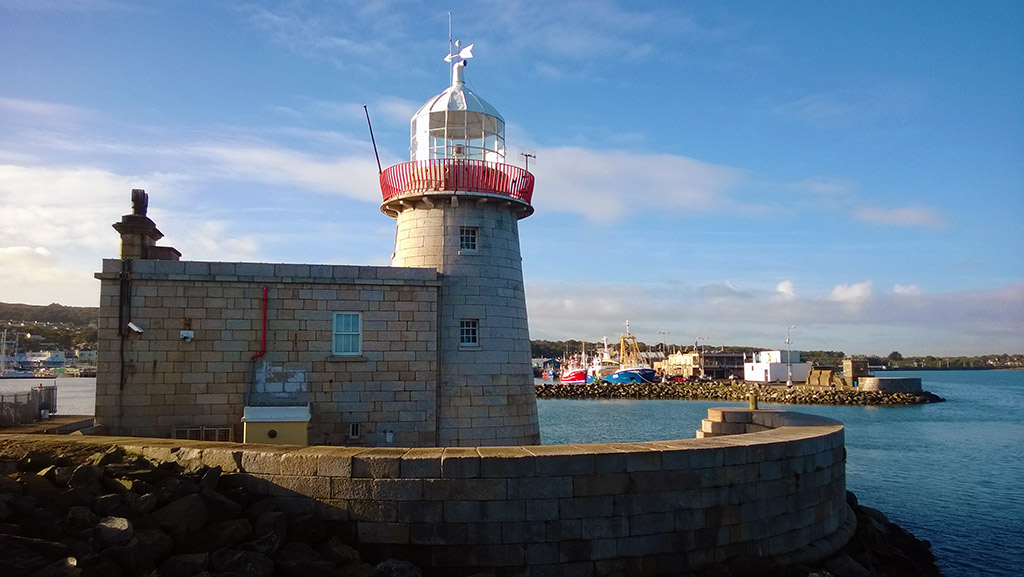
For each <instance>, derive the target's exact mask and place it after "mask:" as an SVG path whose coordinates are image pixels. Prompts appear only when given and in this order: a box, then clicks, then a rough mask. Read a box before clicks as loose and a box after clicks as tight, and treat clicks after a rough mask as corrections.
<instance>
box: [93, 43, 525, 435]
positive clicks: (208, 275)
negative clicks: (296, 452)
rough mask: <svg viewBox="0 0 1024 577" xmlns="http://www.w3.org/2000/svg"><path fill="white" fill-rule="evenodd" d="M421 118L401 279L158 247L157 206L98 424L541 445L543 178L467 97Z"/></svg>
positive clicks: (127, 251)
mask: <svg viewBox="0 0 1024 577" xmlns="http://www.w3.org/2000/svg"><path fill="white" fill-rule="evenodd" d="M469 57H471V52H470V51H469V50H468V49H462V50H459V51H457V53H453V54H450V55H449V57H448V58H447V59H446V60H448V61H449V62H450V63H451V85H450V86H449V87H448V88H447V89H446V90H444V91H443V92H442V93H441V94H439V95H437V96H436V97H434V98H432V99H430V100H429V101H428V102H427V103H426V104H424V105H423V107H422V108H421V109H420V110H419V111H417V112H416V114H415V115H414V116H413V118H412V121H411V146H410V150H411V154H410V161H409V162H404V163H400V164H397V165H394V166H391V167H388V168H387V169H385V170H382V171H381V174H380V186H381V192H382V203H381V205H380V210H381V211H382V212H383V213H384V214H385V215H387V216H389V217H391V218H394V219H395V221H396V227H397V233H396V241H395V247H394V257H393V260H392V266H391V267H375V266H338V265H323V264H285V263H245V262H198V261H187V260H181V256H182V255H181V253H180V252H178V251H177V250H175V249H174V248H171V247H166V246H159V245H158V244H157V242H158V241H159V240H160V239H161V238H162V236H163V235H162V233H161V232H160V231H159V230H158V229H157V227H156V224H155V223H154V222H153V221H152V220H151V219H150V218H149V217H148V216H147V209H148V203H149V197H148V195H147V194H146V192H145V191H142V190H134V191H132V212H131V213H130V214H126V215H124V216H123V217H122V219H121V221H120V222H118V223H116V224H114V228H115V229H116V230H117V231H118V232H119V233H120V235H121V258H120V259H106V260H104V262H103V269H102V271H101V272H99V273H97V274H96V277H97V278H98V279H99V280H100V281H101V289H100V297H101V298H100V301H101V303H100V327H99V346H100V360H99V364H98V369H97V382H96V388H97V390H96V422H97V424H99V425H102V426H103V427H105V428H106V429H107V431H108V432H110V433H111V434H117V435H134V436H148V437H172V438H181V439H199V440H217V441H227V440H233V441H243V440H244V441H246V442H259V443H282V442H286V443H292V444H295V443H298V444H305V443H315V444H323V445H353V446H364V447H377V446H385V447H386V446H396V447H425V446H431V447H456V446H485V445H528V444H536V443H539V442H540V432H539V424H538V420H537V407H536V398H535V395H534V389H533V372H532V367H531V360H530V337H529V329H528V323H527V316H526V297H525V291H524V288H523V276H522V264H521V255H520V248H519V232H518V220H519V219H521V218H525V217H526V216H529V215H530V214H532V213H533V207H532V205H531V198H532V194H533V187H534V178H533V175H532V174H530V173H529V172H528V171H527V170H525V169H523V168H520V167H517V166H512V165H508V164H505V121H504V119H503V118H502V116H501V115H500V114H499V113H498V111H497V110H496V109H495V108H494V107H493V106H491V105H490V104H489V103H487V102H486V101H485V100H484V99H482V98H480V97H479V96H477V95H476V94H475V93H473V92H472V91H471V90H469V89H468V88H467V87H466V85H465V77H464V74H465V71H464V70H465V64H466V61H465V60H466V58H469Z"/></svg>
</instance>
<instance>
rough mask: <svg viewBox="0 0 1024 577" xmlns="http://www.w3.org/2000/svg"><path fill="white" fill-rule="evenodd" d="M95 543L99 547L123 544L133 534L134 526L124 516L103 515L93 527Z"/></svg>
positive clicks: (129, 539)
mask: <svg viewBox="0 0 1024 577" xmlns="http://www.w3.org/2000/svg"><path fill="white" fill-rule="evenodd" d="M93 535H94V538H95V539H96V543H97V544H98V545H99V546H100V547H104V548H106V547H112V546H114V545H124V544H126V543H128V541H131V539H132V537H134V536H135V528H134V527H132V522H131V521H129V520H128V519H125V518H124V517H104V518H103V519H100V521H99V523H97V524H96V527H95V528H94V529H93Z"/></svg>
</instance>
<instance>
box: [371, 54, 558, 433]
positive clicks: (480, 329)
mask: <svg viewBox="0 0 1024 577" xmlns="http://www.w3.org/2000/svg"><path fill="white" fill-rule="evenodd" d="M471 49H472V45H469V46H467V47H465V48H462V49H460V48H459V45H458V43H456V45H455V50H453V51H452V53H450V54H449V55H448V57H447V58H445V60H446V61H448V62H450V63H451V67H452V75H451V86H450V87H448V89H446V90H445V91H444V92H442V93H441V94H439V95H437V96H435V97H434V98H431V99H430V100H429V101H427V103H426V104H424V105H423V106H422V107H421V108H420V109H419V111H417V112H416V114H415V115H414V116H413V117H412V122H411V125H412V130H411V145H410V149H411V150H410V158H411V159H410V161H409V162H404V163H401V164H397V165H394V166H391V167H388V168H387V169H386V170H384V171H383V172H382V173H381V175H380V186H381V192H382V194H383V202H382V203H381V206H380V209H381V211H382V212H383V213H384V214H386V215H388V216H390V217H392V218H394V219H395V220H396V221H397V226H398V231H397V234H396V237H395V254H394V257H393V259H392V265H393V266H396V267H429V268H435V269H437V271H438V272H439V273H440V276H441V279H442V289H441V296H440V302H439V303H438V310H439V316H440V321H439V325H440V329H439V330H440V332H441V334H440V335H439V339H438V343H439V344H438V346H439V349H440V350H439V351H438V367H439V369H438V370H439V375H438V390H437V392H436V398H437V414H436V419H437V431H438V441H439V444H440V445H442V446H480V445H524V444H537V443H539V442H540V430H539V425H538V422H537V401H536V397H535V395H534V389H533V368H532V365H531V360H530V334H529V327H528V324H527V318H526V294H525V291H524V289H523V270H522V262H521V261H522V258H521V256H520V252H519V226H518V221H519V219H521V218H525V217H527V216H529V215H531V214H532V213H533V207H532V206H531V205H530V200H531V197H532V194H533V183H534V179H533V175H532V174H530V173H529V172H528V171H526V170H524V169H522V168H519V167H517V166H511V165H508V164H505V121H504V119H503V118H502V117H501V114H499V113H498V111H497V110H496V109H495V108H494V107H493V106H491V105H490V104H489V103H488V102H487V101H485V100H484V99H483V98H480V97H479V96H477V95H476V94H475V93H473V91H471V90H469V89H468V88H467V87H466V85H465V82H464V71H465V67H466V59H468V58H471V57H472V53H471Z"/></svg>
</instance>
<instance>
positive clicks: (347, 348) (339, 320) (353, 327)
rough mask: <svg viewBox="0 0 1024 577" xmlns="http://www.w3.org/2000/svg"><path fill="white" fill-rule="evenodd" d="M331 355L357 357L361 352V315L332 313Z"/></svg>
mask: <svg viewBox="0 0 1024 577" xmlns="http://www.w3.org/2000/svg"><path fill="white" fill-rule="evenodd" d="M332 332H333V339H332V340H333V343H332V345H331V353H332V354H334V355H338V356H357V355H360V354H362V352H363V318H362V313H334V330H333V331H332Z"/></svg>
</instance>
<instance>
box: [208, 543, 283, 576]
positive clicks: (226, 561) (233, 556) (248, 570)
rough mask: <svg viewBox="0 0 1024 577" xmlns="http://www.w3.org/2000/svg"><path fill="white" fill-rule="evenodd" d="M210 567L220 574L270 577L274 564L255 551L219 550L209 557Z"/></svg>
mask: <svg viewBox="0 0 1024 577" xmlns="http://www.w3.org/2000/svg"><path fill="white" fill-rule="evenodd" d="M210 567H211V568H212V569H213V570H214V571H217V572H220V573H235V574H237V575H245V576H246V577H271V576H272V575H273V574H274V562H273V561H272V560H271V559H270V558H269V557H267V556H266V555H263V554H261V553H257V552H255V551H236V550H234V549H219V550H217V551H214V552H213V554H212V555H210Z"/></svg>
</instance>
